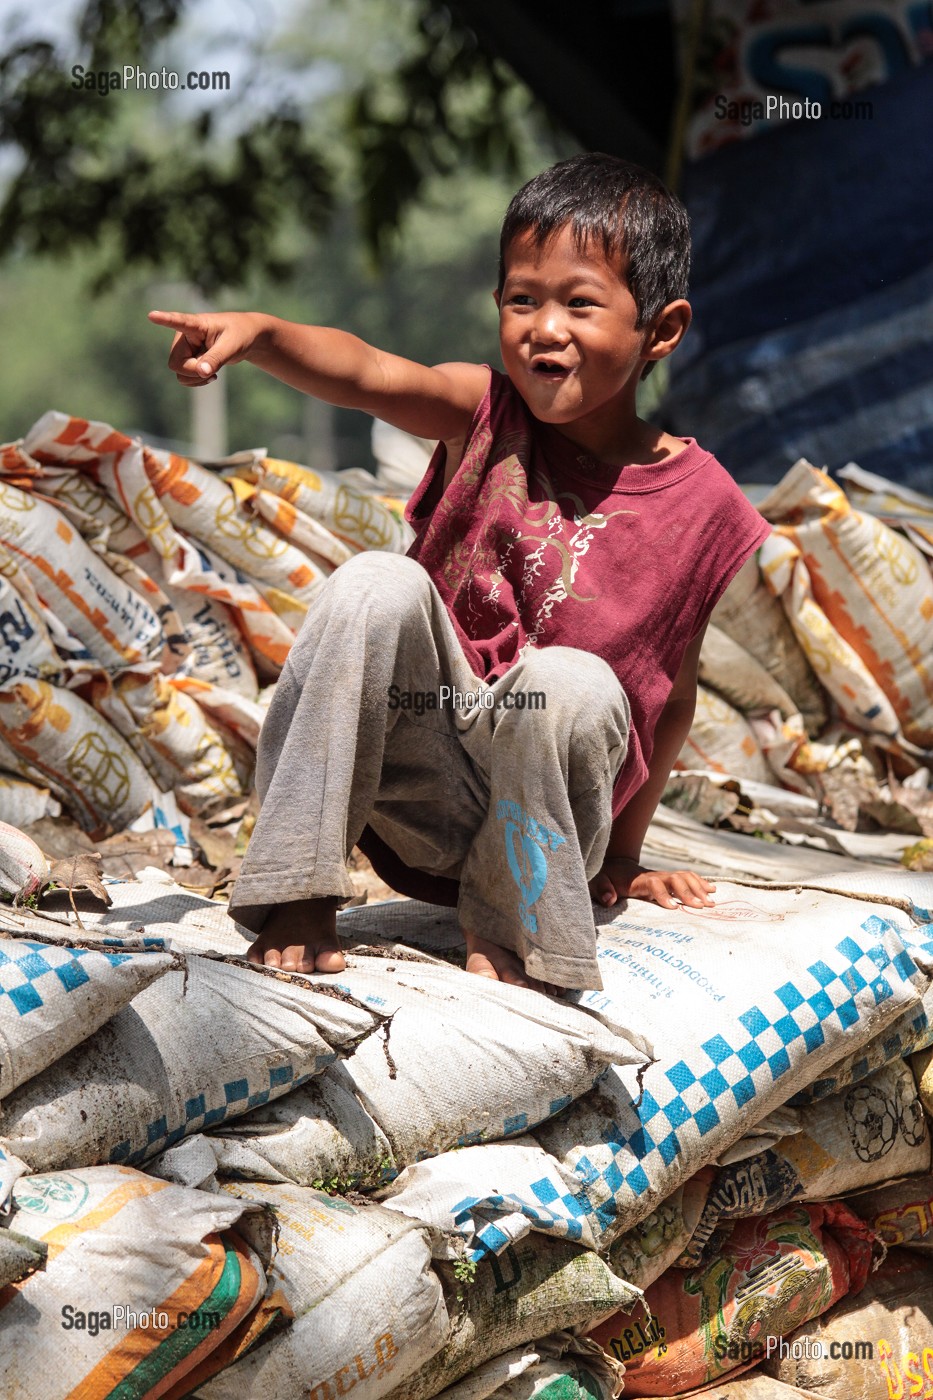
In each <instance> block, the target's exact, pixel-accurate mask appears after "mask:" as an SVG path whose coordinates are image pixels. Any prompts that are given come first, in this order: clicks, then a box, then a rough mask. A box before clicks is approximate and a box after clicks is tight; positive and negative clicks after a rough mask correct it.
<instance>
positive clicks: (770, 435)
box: [663, 67, 933, 492]
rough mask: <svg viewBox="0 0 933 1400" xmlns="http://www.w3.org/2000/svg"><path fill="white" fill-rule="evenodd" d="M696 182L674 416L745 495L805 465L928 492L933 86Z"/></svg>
mask: <svg viewBox="0 0 933 1400" xmlns="http://www.w3.org/2000/svg"><path fill="white" fill-rule="evenodd" d="M859 97H860V98H861V99H867V100H870V101H871V102H872V104H873V109H874V117H873V120H861V121H858V120H849V121H839V120H832V119H830V118H828V117H827V118H823V119H822V120H820V121H800V122H797V123H794V124H792V125H789V126H783V127H780V128H778V129H776V130H775V131H773V132H768V133H765V134H763V135H761V136H758V137H756V138H755V139H754V140H749V141H742V142H738V143H736V144H734V145H732V146H728V147H726V148H724V149H723V150H720V151H718V152H716V153H714V154H712V155H710V156H707V157H706V158H704V159H703V160H701V161H697V162H696V163H695V164H693V165H691V166H690V167H689V169H688V172H687V176H686V179H685V188H684V197H685V199H686V202H687V206H688V208H689V210H690V214H691V219H692V221H693V234H694V275H693V279H692V290H691V300H692V302H693V307H694V314H695V321H694V326H693V328H692V329H691V331H690V334H689V335H688V337H687V340H686V342H685V344H684V346H683V348H682V349H681V350H680V351H678V353H677V355H676V356H675V357H674V359H673V361H672V363H671V368H672V384H671V390H670V393H669V395H668V396H667V398H666V399H665V402H664V408H663V416H664V419H665V422H666V424H667V426H669V427H670V428H671V429H672V430H673V431H674V432H678V433H681V434H691V435H693V436H695V437H697V438H698V439H699V441H700V442H701V443H702V444H703V445H704V446H705V447H708V448H709V449H710V450H711V451H713V452H715V453H716V455H717V456H718V457H719V458H720V460H721V461H722V462H723V464H724V465H725V466H726V467H728V469H729V470H730V471H731V472H732V473H733V475H734V476H735V477H736V478H737V479H738V480H739V481H746V482H751V481H762V482H772V481H775V480H777V479H778V478H779V477H780V476H781V475H782V474H783V473H784V471H785V470H786V469H787V467H788V466H790V465H791V464H792V463H793V462H794V461H795V460H796V459H797V458H798V457H800V456H806V457H809V458H810V459H811V460H812V461H814V462H815V463H816V464H817V465H819V466H822V465H827V466H829V467H830V469H834V468H838V467H840V466H843V465H844V464H845V463H846V462H848V461H850V460H855V461H857V462H858V463H859V464H860V465H861V466H863V467H865V468H866V469H868V470H870V471H875V472H879V473H880V474H882V475H884V476H887V477H889V478H891V479H892V480H895V481H901V482H903V483H905V484H907V485H911V486H913V487H915V488H917V489H919V490H925V491H927V492H930V491H933V141H931V139H930V137H931V129H933V123H931V112H933V69H931V68H930V67H922V68H919V69H916V70H914V71H913V72H910V73H908V74H907V75H905V76H902V77H900V78H898V79H896V80H894V81H892V82H889V83H887V84H885V85H884V86H883V87H878V88H874V89H872V90H870V91H867V92H865V93H861V94H859Z"/></svg>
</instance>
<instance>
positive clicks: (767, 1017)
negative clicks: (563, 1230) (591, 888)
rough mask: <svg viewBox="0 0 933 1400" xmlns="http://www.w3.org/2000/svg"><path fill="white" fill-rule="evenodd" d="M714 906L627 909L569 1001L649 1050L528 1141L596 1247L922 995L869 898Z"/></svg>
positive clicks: (745, 892) (793, 896) (920, 983)
mask: <svg viewBox="0 0 933 1400" xmlns="http://www.w3.org/2000/svg"><path fill="white" fill-rule="evenodd" d="M715 899H716V904H715V906H714V907H712V908H708V909H703V910H699V911H697V910H687V909H685V908H678V909H675V910H667V909H662V908H660V907H659V906H657V905H648V904H645V903H641V902H636V901H629V903H628V905H627V907H626V908H625V909H624V910H623V911H622V912H620V913H619V914H617V915H616V917H615V918H614V919H613V920H612V921H611V924H609V925H606V926H604V927H602V928H601V929H600V936H599V940H598V941H599V948H598V957H599V963H600V969H601V971H602V977H603V984H604V988H605V990H604V991H602V992H583V993H573V994H572V996H573V997H574V998H575V999H576V1000H578V1002H579V1004H581V1005H583V1006H587V1007H589V1008H590V1009H591V1010H592V1011H593V1013H594V1014H595V1015H597V1016H598V1017H599V1018H600V1019H601V1020H602V1021H603V1022H604V1023H605V1024H607V1025H608V1026H610V1027H611V1028H612V1029H614V1030H617V1031H620V1032H621V1031H624V1029H625V1027H626V1025H627V1024H630V1023H631V1022H632V1021H634V1022H635V1025H636V1028H637V1030H638V1031H639V1032H640V1033H642V1034H644V1035H645V1036H646V1037H648V1038H649V1039H651V1040H653V1041H654V1043H655V1044H656V1045H657V1047H658V1052H659V1056H660V1058H659V1059H658V1061H657V1062H656V1063H655V1064H653V1065H652V1066H651V1067H650V1068H649V1069H648V1070H647V1071H646V1073H645V1074H644V1076H643V1077H642V1081H641V1084H640V1085H639V1084H638V1083H637V1082H636V1077H635V1075H634V1074H633V1073H632V1072H631V1071H630V1070H627V1069H626V1070H616V1069H610V1070H608V1071H607V1073H606V1075H605V1077H604V1078H603V1079H602V1080H601V1082H600V1084H599V1086H598V1089H597V1090H595V1091H594V1092H593V1093H591V1094H588V1095H586V1096H585V1097H584V1098H582V1099H580V1100H578V1101H577V1102H576V1103H575V1104H572V1105H571V1107H570V1108H569V1109H567V1111H566V1112H565V1113H563V1114H561V1116H560V1117H559V1118H557V1119H555V1120H554V1121H553V1122H551V1123H547V1124H544V1125H543V1126H542V1127H540V1128H539V1129H537V1130H536V1133H535V1136H536V1139H537V1141H539V1142H540V1143H541V1145H542V1146H543V1147H544V1148H545V1149H546V1150H547V1151H549V1152H550V1153H551V1154H552V1156H554V1157H555V1158H556V1159H557V1160H558V1161H559V1162H560V1164H561V1169H562V1174H563V1176H564V1179H565V1182H566V1185H565V1194H566V1195H567V1197H568V1198H571V1199H572V1200H573V1202H574V1209H579V1210H580V1211H582V1213H583V1216H585V1217H587V1218H588V1220H589V1222H590V1225H591V1227H592V1229H593V1230H594V1232H595V1233H597V1234H598V1236H599V1238H600V1241H601V1243H602V1244H603V1245H605V1244H608V1243H609V1242H610V1241H611V1240H612V1239H613V1238H614V1236H615V1235H616V1234H617V1233H619V1232H620V1231H622V1230H626V1229H629V1228H630V1227H631V1226H632V1225H635V1224H637V1223H638V1221H639V1220H641V1219H643V1218H644V1216H646V1215H648V1214H649V1213H650V1212H651V1211H652V1210H653V1209H654V1207H655V1206H656V1204H657V1203H658V1202H659V1201H660V1200H663V1199H664V1198H665V1197H666V1196H669V1195H670V1194H671V1193H672V1192H673V1191H674V1190H675V1189H676V1187H677V1186H678V1185H679V1184H680V1182H681V1181H683V1180H685V1179H686V1178H687V1177H688V1176H691V1175H693V1173H694V1172H695V1171H697V1170H698V1169H699V1168H700V1167H702V1166H704V1165H706V1164H707V1163H709V1162H712V1161H715V1160H717V1159H718V1158H719V1157H720V1156H721V1154H722V1153H723V1152H724V1151H725V1150H726V1148H728V1147H729V1146H730V1145H731V1144H732V1143H733V1142H735V1141H736V1140H737V1139H738V1138H740V1137H741V1136H742V1135H743V1134H744V1133H745V1132H746V1131H747V1129H748V1128H749V1127H750V1126H751V1125H752V1124H754V1123H756V1122H757V1121H758V1120H759V1119H761V1118H763V1117H765V1115H766V1114H768V1113H770V1112H771V1111H772V1110H773V1109H775V1108H777V1107H778V1106H779V1105H780V1104H782V1103H785V1102H786V1101H787V1100H788V1099H789V1098H790V1097H791V1096H792V1095H793V1094H794V1093H795V1092H796V1091H797V1090H799V1089H801V1088H803V1087H804V1086H805V1085H807V1084H809V1083H811V1082H812V1081H813V1080H814V1079H817V1078H818V1077H819V1076H820V1075H821V1074H823V1073H824V1072H825V1071H826V1070H827V1069H828V1067H829V1066H831V1065H832V1064H834V1063H835V1062H837V1061H838V1060H839V1059H840V1058H841V1057H842V1056H843V1055H844V1054H845V1053H847V1052H848V1051H850V1050H851V1051H854V1050H856V1049H858V1048H860V1047H863V1046H865V1045H867V1044H868V1043H869V1042H870V1041H871V1040H873V1039H874V1038H875V1037H876V1036H878V1035H880V1034H881V1033H882V1032H883V1031H884V1030H885V1028H886V1027H887V1026H889V1025H891V1024H892V1022H894V1021H896V1020H897V1018H898V1017H899V1016H902V1015H904V1014H906V1013H909V1012H914V1011H916V1010H917V1009H918V1008H919V1006H920V1002H921V998H922V996H923V994H924V993H925V992H926V991H927V989H928V988H929V985H930V969H929V967H927V966H924V967H923V968H921V967H920V966H918V963H917V962H916V961H915V960H914V958H913V957H912V956H911V954H910V953H909V952H908V950H907V949H906V947H905V944H904V940H903V937H902V935H901V934H900V932H899V931H898V929H897V928H896V927H895V926H894V925H893V924H892V923H891V922H890V921H887V920H882V919H879V917H878V913H877V910H878V906H877V905H875V904H868V903H864V902H862V901H860V900H858V899H855V898H851V897H848V896H843V895H836V894H826V893H822V892H817V891H813V890H806V889H799V890H797V889H794V890H781V889H777V890H774V889H750V888H748V887H745V886H737V885H730V884H728V883H726V882H722V881H721V882H719V884H718V888H717V891H716V896H715ZM529 1204H531V1205H534V1202H530V1203H529ZM581 1218H582V1217H581Z"/></svg>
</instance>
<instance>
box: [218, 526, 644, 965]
mask: <svg viewBox="0 0 933 1400" xmlns="http://www.w3.org/2000/svg"><path fill="white" fill-rule="evenodd" d="M442 686H447V687H449V688H450V690H451V691H452V692H460V695H461V696H463V697H465V696H466V695H467V694H468V693H471V694H472V695H474V696H478V697H479V703H476V704H473V705H472V706H470V705H469V702H461V703H460V704H459V706H458V705H457V704H456V701H457V696H456V695H455V694H454V695H452V696H451V697H450V700H451V703H448V704H445V705H443V706H442V707H436V708H435V707H432V705H431V702H430V701H429V700H428V699H427V697H428V696H430V695H433V696H434V697H435V703H437V701H436V697H438V694H439V691H440V688H441V687H442ZM392 687H396V688H397V690H392V689H391V688H392ZM405 694H410V695H411V696H412V697H413V698H412V700H411V702H410V707H408V706H406V703H405V700H404V695H405ZM419 694H420V695H421V696H422V700H421V701H419V700H418V699H417V696H418V695H419ZM534 695H537V697H539V698H537V699H533V698H531V697H532V696H534ZM542 695H543V697H544V699H543V701H542V700H541V699H540V696H542ZM522 697H523V698H522ZM487 706H490V707H487ZM417 709H421V710H423V713H421V714H418V713H416V710H417ZM628 734H629V705H628V700H627V699H626V696H625V693H624V691H623V690H622V687H621V686H620V684H619V682H618V680H617V679H616V677H615V675H614V674H613V672H612V671H611V670H610V668H609V666H608V665H607V664H606V662H605V661H603V660H601V658H599V657H597V656H594V655H593V654H592V653H591V652H585V651H578V650H576V649H575V648H572V647H546V648H542V649H540V650H538V649H535V648H526V650H525V652H524V654H523V655H522V657H521V658H520V659H519V660H518V661H517V662H516V663H515V665H514V666H513V667H512V668H511V669H510V670H509V672H508V673H507V674H506V675H505V676H503V677H501V679H499V680H497V681H494V682H493V683H491V684H489V685H487V684H486V683H485V682H484V681H481V680H479V679H478V678H477V677H476V676H474V675H473V672H472V671H471V669H470V667H469V664H468V663H467V660H466V658H465V656H464V654H463V651H462V648H461V646H460V643H459V641H458V640H457V635H456V632H455V631H454V628H453V624H452V623H451V621H450V618H449V616H448V613H447V610H446V608H445V606H444V604H443V602H442V601H441V598H440V595H439V594H438V592H437V589H436V588H435V587H434V584H433V583H432V581H431V579H430V577H429V576H428V574H427V572H426V571H425V569H423V568H422V566H421V565H420V564H417V563H415V562H414V560H411V559H408V558H405V557H404V556H400V555H392V554H380V553H375V552H373V553H365V554H359V555H356V556H355V557H354V558H352V559H350V560H349V561H348V562H347V563H345V564H343V565H341V567H340V568H339V569H337V570H336V572H335V573H334V574H333V575H332V576H331V577H330V578H329V579H328V581H327V584H326V586H325V587H324V588H323V590H322V591H321V593H320V594H319V595H318V597H317V598H316V599H315V602H314V604H313V605H312V607H311V609H310V611H309V613H308V616H307V619H306V621H305V623H304V626H303V627H302V629H301V632H300V634H299V636H298V639H297V640H296V642H295V645H294V646H293V648H292V650H291V653H290V654H289V657H288V660H287V661H286V663H285V667H284V670H283V672H282V676H281V678H280V680H279V682H278V684H277V686H276V690H275V695H274V697H273V700H272V703H271V705H270V707H269V712H268V715H267V717H266V720H265V723H264V724H263V727H262V734H261V736H260V741H259V753H258V757H257V768H256V784H257V787H258V789H259V796H260V799H261V804H262V805H261V810H260V814H259V818H258V820H257V822H256V827H255V830H254V832H253V835H252V839H251V841H250V844H249V848H248V850H247V853H246V858H245V860H244V862H243V867H242V871H241V874H240V877H239V879H238V880H237V882H236V888H235V889H234V892H233V898H232V900H231V903H230V912H231V914H232V915H233V916H234V917H235V918H237V919H239V920H240V922H241V923H243V924H245V925H246V926H247V927H248V928H251V929H254V930H257V931H258V930H259V929H261V927H262V925H263V923H264V921H265V919H266V916H267V915H268V913H269V910H270V909H271V908H272V907H273V906H275V905H278V904H287V903H289V902H291V901H293V900H298V899H307V898H311V897H315V896H322V895H336V896H339V897H342V898H348V897H349V896H350V895H352V893H353V890H352V887H351V885H350V881H349V878H348V875H347V867H346V861H347V856H348V855H349V853H350V851H351V850H352V849H353V846H354V845H355V844H356V842H357V840H358V839H359V837H360V835H361V833H362V831H363V828H364V827H365V826H366V825H367V824H368V825H369V826H370V827H371V828H372V830H373V831H374V832H375V833H376V835H377V836H379V837H380V838H381V839H382V840H383V841H384V842H385V843H386V845H388V846H389V847H390V848H391V849H392V850H393V851H395V853H396V854H397V855H398V856H399V857H400V858H401V859H402V860H403V861H404V862H405V863H406V864H407V865H409V866H412V867H414V868H415V869H417V870H423V871H428V872H430V873H432V874H438V875H446V876H450V877H453V878H457V879H459V881H460V898H459V906H458V915H459V919H460V923H461V926H462V927H463V928H466V929H469V930H470V931H471V932H473V933H475V934H478V935H479V936H480V937H483V938H488V939H490V940H491V941H492V942H494V943H497V944H499V945H500V946H501V947H504V948H510V949H512V950H513V951H514V952H515V953H517V954H518V955H519V957H521V958H522V960H523V962H524V964H525V967H526V969H527V971H528V973H529V974H530V975H531V976H532V977H536V978H539V979H541V980H543V981H546V982H552V983H554V984H556V985H558V986H562V987H580V988H595V989H598V988H600V987H601V986H602V982H601V978H600V975H599V971H598V967H597V963H596V955H595V946H596V935H595V925H594V920H593V912H592V907H591V903H590V894H589V890H588V888H587V882H588V881H589V880H591V879H592V878H593V876H594V875H596V873H597V872H598V870H599V868H600V865H601V863H602V859H603V855H604V853H605V850H606V845H607V842H608V840H609V831H610V827H611V824H612V812H611V798H612V787H613V783H614V780H615V778H616V775H617V774H618V772H619V769H620V768H621V766H622V763H623V761H624V759H625V753H626V749H627V745H628Z"/></svg>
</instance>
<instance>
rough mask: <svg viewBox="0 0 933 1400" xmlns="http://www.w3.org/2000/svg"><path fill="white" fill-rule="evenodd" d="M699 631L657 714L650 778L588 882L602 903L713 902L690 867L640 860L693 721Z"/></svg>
mask: <svg viewBox="0 0 933 1400" xmlns="http://www.w3.org/2000/svg"><path fill="white" fill-rule="evenodd" d="M705 631H706V629H705V627H704V629H703V632H705ZM703 632H701V633H700V634H699V636H697V637H695V638H694V639H693V641H692V642H691V643H690V646H689V647H688V648H687V651H686V654H685V656H684V659H683V663H682V664H681V668H680V671H679V672H678V674H677V679H676V680H675V681H674V686H673V689H672V690H671V693H670V696H669V698H668V701H667V704H666V705H665V706H664V709H663V710H662V712H661V717H660V719H659V720H658V726H657V729H656V730H655V735H654V750H653V752H652V755H651V762H650V764H649V765H648V777H647V778H646V779H645V782H644V783H643V784H642V786H641V787H640V788H639V790H638V792H636V794H635V796H634V797H633V798H632V800H631V802H629V803H628V804H627V806H626V807H625V808H624V809H623V810H622V811H621V812H620V813H619V815H618V816H617V817H616V819H615V821H614V822H613V824H612V832H611V834H610V837H609V845H608V846H607V848H606V855H605V858H604V859H603V865H602V869H601V870H600V872H599V874H598V875H597V876H596V878H595V879H594V880H591V881H590V893H591V894H592V896H593V898H594V899H595V900H596V901H597V902H598V903H600V904H604V905H613V904H615V903H616V902H617V900H619V899H625V898H627V897H631V898H633V899H651V900H654V902H655V903H656V904H660V905H662V906H663V908H665V909H675V908H676V907H677V901H678V900H679V901H680V902H681V903H683V904H686V905H693V907H694V908H695V907H696V906H698V905H701V906H702V905H711V904H712V903H713V901H712V900H711V899H710V897H709V896H710V891H711V890H714V889H715V888H716V886H715V885H713V884H711V883H710V882H709V881H708V880H704V879H703V877H702V876H700V875H697V874H696V873H695V872H694V871H692V870H646V869H645V867H644V866H643V865H642V864H641V863H640V859H641V848H642V843H643V842H644V839H645V835H646V833H647V831H648V827H649V825H650V824H651V818H652V817H653V816H654V814H655V811H656V810H657V806H658V803H659V802H660V801H661V794H662V793H663V791H664V787H665V784H666V783H667V780H668V778H669V777H670V775H671V770H672V769H673V767H674V763H675V761H676V759H677V755H678V754H679V753H680V751H681V749H682V748H683V746H684V742H685V741H686V738H687V735H688V734H689V733H690V726H691V724H692V723H693V715H694V711H695V709H696V698H697V667H698V665H699V660H700V647H701V646H702V644H703Z"/></svg>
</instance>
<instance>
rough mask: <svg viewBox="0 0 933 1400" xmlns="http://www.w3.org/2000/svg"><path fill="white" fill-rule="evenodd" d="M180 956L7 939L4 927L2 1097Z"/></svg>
mask: <svg viewBox="0 0 933 1400" xmlns="http://www.w3.org/2000/svg"><path fill="white" fill-rule="evenodd" d="M0 920H2V915H0ZM174 962H175V959H173V958H172V957H171V956H170V955H169V954H166V953H140V954H128V953H117V952H107V951H103V950H102V951H94V950H92V949H88V948H69V947H63V946H60V945H58V944H56V943H46V942H41V943H40V942H37V941H35V940H33V939H13V938H4V936H3V933H2V929H0V1099H2V1098H5V1097H6V1095H7V1094H10V1093H12V1091H13V1090H14V1089H15V1088H17V1086H18V1085H20V1084H25V1082H26V1081H27V1079H31V1078H32V1076H33V1075H35V1074H38V1073H39V1071H40V1070H43V1069H45V1067H46V1066H47V1065H51V1064H53V1063H54V1061H55V1060H58V1059H60V1058H61V1056H62V1055H64V1054H65V1053H66V1052H67V1051H69V1050H71V1049H72V1048H73V1047H74V1046H75V1045H78V1044H79V1043H80V1042H81V1041H82V1040H84V1039H85V1037H86V1036H89V1035H91V1034H92V1033H93V1032H94V1031H96V1030H97V1028H98V1027H99V1026H102V1025H103V1024H104V1022H105V1021H109V1019H110V1017H111V1016H112V1015H113V1014H114V1013H115V1012H116V1011H119V1010H120V1008H121V1007H124V1006H126V1005H127V1003H128V1002H130V1001H132V999H133V997H134V996H136V994H137V992H141V991H142V990H143V988H144V987H148V986H149V984H150V983H151V982H154V981H155V980H156V978H158V977H161V976H162V975H163V973H165V972H167V971H168V970H169V968H170V967H172V966H173V965H174Z"/></svg>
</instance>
